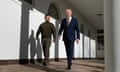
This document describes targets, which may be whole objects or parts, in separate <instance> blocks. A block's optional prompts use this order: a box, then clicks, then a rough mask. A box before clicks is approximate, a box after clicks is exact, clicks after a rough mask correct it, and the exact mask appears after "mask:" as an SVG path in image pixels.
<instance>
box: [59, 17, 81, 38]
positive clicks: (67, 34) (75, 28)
mask: <svg viewBox="0 0 120 72" xmlns="http://www.w3.org/2000/svg"><path fill="white" fill-rule="evenodd" d="M62 31H63V40H66V39H69V40H75V39H76V37H77V39H80V29H79V25H78V20H77V19H75V18H73V17H72V20H71V22H70V24H69V26H67V20H66V18H65V19H63V20H62V22H61V26H60V30H59V35H61V33H62ZM76 34H77V36H76Z"/></svg>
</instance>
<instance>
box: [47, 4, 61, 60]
mask: <svg viewBox="0 0 120 72" xmlns="http://www.w3.org/2000/svg"><path fill="white" fill-rule="evenodd" d="M59 12H60V10H59V7H58V5H57V4H56V3H51V4H50V5H49V7H48V14H49V15H50V16H51V17H53V18H54V19H55V20H56V22H55V27H56V41H55V61H59V50H58V47H59V44H58V39H57V38H58V33H57V32H58V30H59V24H60V13H59Z"/></svg>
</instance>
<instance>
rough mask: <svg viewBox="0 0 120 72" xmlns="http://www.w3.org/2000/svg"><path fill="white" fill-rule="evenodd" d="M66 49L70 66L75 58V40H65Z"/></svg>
mask: <svg viewBox="0 0 120 72" xmlns="http://www.w3.org/2000/svg"><path fill="white" fill-rule="evenodd" d="M64 44H65V48H66V55H67V63H68V65H71V64H72V57H73V49H74V40H68V39H67V38H66V40H64Z"/></svg>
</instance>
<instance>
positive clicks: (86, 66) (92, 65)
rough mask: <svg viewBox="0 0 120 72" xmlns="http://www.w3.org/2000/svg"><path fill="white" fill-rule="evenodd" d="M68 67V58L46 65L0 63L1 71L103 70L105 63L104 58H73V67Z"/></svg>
mask: <svg viewBox="0 0 120 72" xmlns="http://www.w3.org/2000/svg"><path fill="white" fill-rule="evenodd" d="M66 68H67V65H66V60H61V61H59V62H54V61H52V62H50V65H49V66H46V67H44V66H43V65H42V64H40V63H36V64H27V65H19V64H11V65H0V72H103V70H104V63H103V61H102V60H99V61H98V60H73V65H72V69H71V70H67V69H66Z"/></svg>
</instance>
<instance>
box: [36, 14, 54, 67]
mask: <svg viewBox="0 0 120 72" xmlns="http://www.w3.org/2000/svg"><path fill="white" fill-rule="evenodd" d="M40 33H41V35H42V36H41V42H42V48H43V53H44V62H43V65H44V66H46V65H48V64H49V48H50V45H51V41H52V40H51V38H52V35H53V38H54V39H53V41H55V36H56V30H55V27H54V25H53V24H52V23H50V16H49V15H46V16H45V22H44V23H42V24H41V25H40V26H39V29H38V31H37V33H36V38H37V39H38V36H39V34H40Z"/></svg>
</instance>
